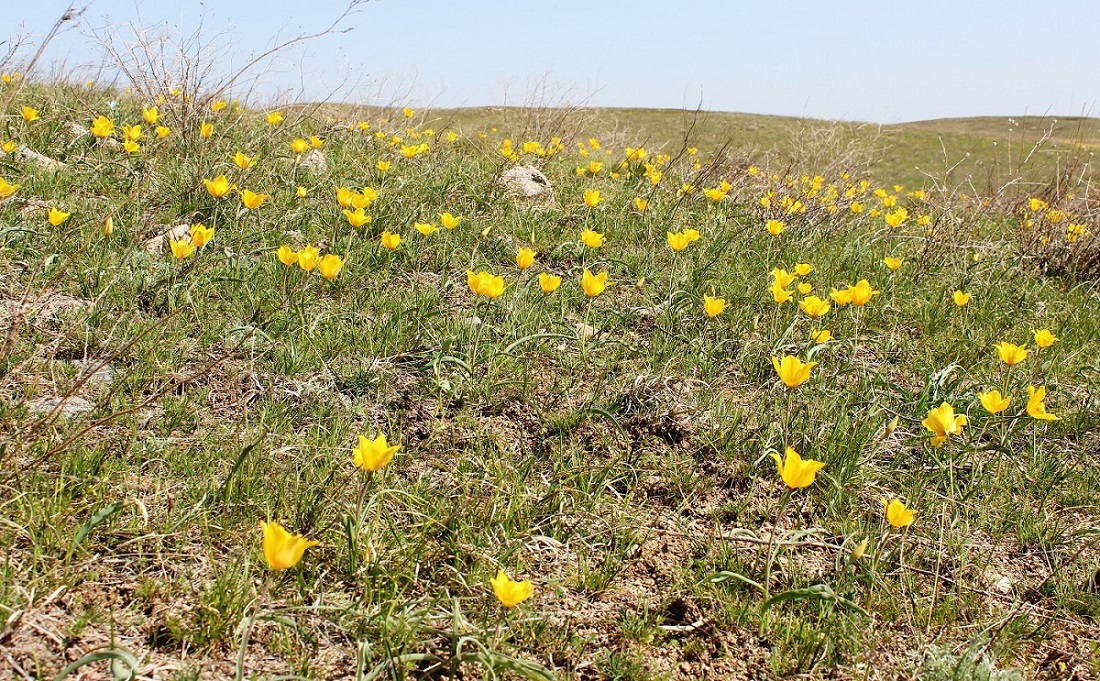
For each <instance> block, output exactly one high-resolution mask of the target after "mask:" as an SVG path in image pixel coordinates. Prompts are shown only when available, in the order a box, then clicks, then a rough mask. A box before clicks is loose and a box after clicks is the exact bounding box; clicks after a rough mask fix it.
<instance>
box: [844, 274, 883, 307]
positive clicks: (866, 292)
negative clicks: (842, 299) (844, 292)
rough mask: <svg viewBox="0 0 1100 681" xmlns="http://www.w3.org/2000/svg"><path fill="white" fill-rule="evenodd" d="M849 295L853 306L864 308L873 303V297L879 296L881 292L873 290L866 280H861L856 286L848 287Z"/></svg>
mask: <svg viewBox="0 0 1100 681" xmlns="http://www.w3.org/2000/svg"><path fill="white" fill-rule="evenodd" d="M848 293H849V294H850V295H851V297H852V305H855V306H856V307H863V306H864V305H866V304H867V303H869V302H871V297H872V296H875V295H878V293H879V291H876V290H874V289H872V288H871V284H870V283H869V282H868V281H867V280H866V279H860V280H859V281H858V282H856V285H855V286H849V287H848Z"/></svg>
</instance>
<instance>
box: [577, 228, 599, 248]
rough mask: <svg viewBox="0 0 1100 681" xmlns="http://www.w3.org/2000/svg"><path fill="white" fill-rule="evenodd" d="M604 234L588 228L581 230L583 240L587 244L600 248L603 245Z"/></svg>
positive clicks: (590, 246)
mask: <svg viewBox="0 0 1100 681" xmlns="http://www.w3.org/2000/svg"><path fill="white" fill-rule="evenodd" d="M603 240H604V235H603V234H600V233H599V232H596V231H593V230H591V229H586V230H584V231H583V232H581V241H582V242H584V245H585V246H588V247H589V248H599V247H600V246H603Z"/></svg>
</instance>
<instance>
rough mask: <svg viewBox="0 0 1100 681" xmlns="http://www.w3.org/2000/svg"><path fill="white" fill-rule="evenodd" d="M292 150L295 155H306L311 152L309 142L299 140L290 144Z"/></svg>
mask: <svg viewBox="0 0 1100 681" xmlns="http://www.w3.org/2000/svg"><path fill="white" fill-rule="evenodd" d="M290 148H291V150H292V151H293V152H294V153H295V154H304V153H306V152H307V151H309V142H307V141H305V140H304V139H301V138H299V139H296V140H294V141H293V142H291V143H290Z"/></svg>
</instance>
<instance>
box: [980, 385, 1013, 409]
mask: <svg viewBox="0 0 1100 681" xmlns="http://www.w3.org/2000/svg"><path fill="white" fill-rule="evenodd" d="M978 400H979V401H980V402H981V403H982V406H983V407H985V410H986V411H988V412H989V413H990V414H999V413H1001V412H1002V411H1004V410H1005V409H1008V405H1010V404H1012V398H1011V397H1001V391H1000V390H990V391H989V392H986V393H978Z"/></svg>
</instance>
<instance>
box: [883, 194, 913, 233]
mask: <svg viewBox="0 0 1100 681" xmlns="http://www.w3.org/2000/svg"><path fill="white" fill-rule="evenodd" d="M890 198H893V197H890ZM883 205H885V206H886V207H887V208H891V207H892V206H893V202H890V203H889V204H887V203H886V202H885V201H884V202H883ZM885 217H886V224H887V225H890V226H891V227H900V226H901V225H902V224H903V223H904V222H905V221H906V220H908V219H909V211H908V210H906V209H905V208H898V209H897V210H895V211H894V212H892V213H887V214H886V216H885Z"/></svg>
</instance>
